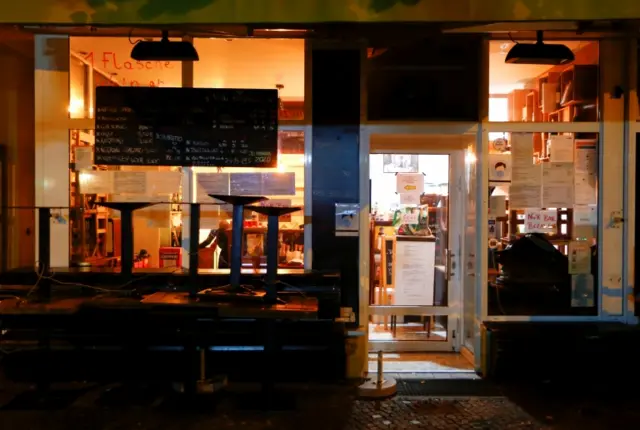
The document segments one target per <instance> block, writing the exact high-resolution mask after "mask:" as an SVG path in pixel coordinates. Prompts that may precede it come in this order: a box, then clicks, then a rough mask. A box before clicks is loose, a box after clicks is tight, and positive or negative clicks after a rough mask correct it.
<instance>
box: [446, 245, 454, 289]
mask: <svg viewBox="0 0 640 430" xmlns="http://www.w3.org/2000/svg"><path fill="white" fill-rule="evenodd" d="M444 255H445V259H446V268H445V274H444V278H445V280H447V281H450V280H451V269H452V265H453V252H451V250H450V249H445V250H444Z"/></svg>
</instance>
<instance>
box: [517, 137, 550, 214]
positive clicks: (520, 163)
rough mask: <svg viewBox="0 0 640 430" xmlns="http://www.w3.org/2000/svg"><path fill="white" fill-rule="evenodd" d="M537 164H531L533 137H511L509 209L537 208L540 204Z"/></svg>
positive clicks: (540, 176) (540, 181) (539, 167)
mask: <svg viewBox="0 0 640 430" xmlns="http://www.w3.org/2000/svg"><path fill="white" fill-rule="evenodd" d="M541 172H542V171H541V166H540V165H539V164H536V165H534V164H533V135H532V134H530V133H512V135H511V186H510V187H509V207H510V208H511V209H526V208H539V207H540V206H541V203H542V198H541V197H542V196H541V193H542V188H541V184H542V173H541Z"/></svg>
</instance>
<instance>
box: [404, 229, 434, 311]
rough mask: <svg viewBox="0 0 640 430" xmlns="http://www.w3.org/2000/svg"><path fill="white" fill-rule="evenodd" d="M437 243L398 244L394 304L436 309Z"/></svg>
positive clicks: (419, 241) (408, 242)
mask: <svg viewBox="0 0 640 430" xmlns="http://www.w3.org/2000/svg"><path fill="white" fill-rule="evenodd" d="M435 246H436V244H435V242H428V241H422V240H398V241H396V270H395V273H396V285H395V297H394V304H395V305H399V306H433V292H434V284H433V283H434V261H435Z"/></svg>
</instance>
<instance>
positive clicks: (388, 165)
mask: <svg viewBox="0 0 640 430" xmlns="http://www.w3.org/2000/svg"><path fill="white" fill-rule="evenodd" d="M382 171H383V172H384V173H418V171H419V161H418V156H417V155H409V154H384V155H383V156H382Z"/></svg>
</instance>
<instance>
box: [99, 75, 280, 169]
mask: <svg viewBox="0 0 640 430" xmlns="http://www.w3.org/2000/svg"><path fill="white" fill-rule="evenodd" d="M95 112H96V114H95V121H96V126H95V129H96V136H95V149H94V151H95V154H94V159H95V163H96V164H98V165H120V166H123V165H125V166H183V167H196V166H202V167H254V168H269V167H276V166H277V165H278V91H277V90H275V89H274V90H270V89H250V90H243V89H218V88H213V89H211V88H152V87H113V86H104V87H97V88H96V109H95Z"/></svg>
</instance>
